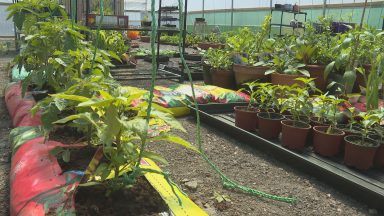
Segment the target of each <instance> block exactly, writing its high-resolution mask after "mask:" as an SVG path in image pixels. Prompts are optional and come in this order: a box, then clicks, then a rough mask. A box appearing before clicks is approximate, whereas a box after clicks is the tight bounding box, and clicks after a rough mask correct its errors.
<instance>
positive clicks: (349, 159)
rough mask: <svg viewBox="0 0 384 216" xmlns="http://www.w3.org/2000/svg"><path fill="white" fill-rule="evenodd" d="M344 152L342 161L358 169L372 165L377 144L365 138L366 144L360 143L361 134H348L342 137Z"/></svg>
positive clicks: (365, 168) (364, 168)
mask: <svg viewBox="0 0 384 216" xmlns="http://www.w3.org/2000/svg"><path fill="white" fill-rule="evenodd" d="M344 140H345V142H346V144H345V153H344V163H345V164H346V165H347V166H351V167H355V168H357V169H359V170H367V169H369V168H371V167H372V165H373V161H374V159H375V154H376V152H377V150H378V148H379V144H378V143H377V142H376V141H374V140H372V139H369V138H367V139H365V144H366V146H363V145H361V144H360V142H361V136H355V135H350V136H346V137H345V138H344Z"/></svg>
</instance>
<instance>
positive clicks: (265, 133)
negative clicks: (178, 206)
mask: <svg viewBox="0 0 384 216" xmlns="http://www.w3.org/2000/svg"><path fill="white" fill-rule="evenodd" d="M257 117H258V118H259V134H260V136H261V137H263V138H264V139H269V140H275V139H277V138H278V137H279V135H280V132H281V121H282V120H284V116H283V115H281V114H279V113H268V112H260V113H258V114H257Z"/></svg>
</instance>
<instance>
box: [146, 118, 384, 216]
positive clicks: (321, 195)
mask: <svg viewBox="0 0 384 216" xmlns="http://www.w3.org/2000/svg"><path fill="white" fill-rule="evenodd" d="M179 121H180V122H181V123H182V124H183V125H184V127H185V128H186V130H187V131H188V133H187V134H179V135H181V136H182V137H184V138H185V139H187V140H189V141H190V142H192V143H194V138H195V135H194V131H195V130H196V126H195V121H194V119H193V118H192V117H186V118H181V119H179ZM202 137H203V143H204V149H205V151H206V153H207V154H208V156H209V157H210V159H211V160H212V161H213V162H214V163H215V164H216V165H218V167H219V168H221V169H222V171H223V172H224V173H225V174H226V175H228V176H229V177H230V178H231V179H233V180H235V181H237V182H239V183H241V184H242V185H244V186H248V187H252V188H254V189H259V190H261V191H264V192H267V193H272V194H275V195H281V196H292V197H295V198H297V199H298V202H297V203H296V204H286V203H281V202H277V201H272V200H266V199H260V198H257V197H252V196H249V195H246V194H243V193H239V192H234V191H229V190H225V189H223V187H222V185H221V182H220V178H219V177H218V175H217V174H216V173H215V172H214V171H213V170H212V169H211V168H210V167H209V166H208V164H207V163H205V162H204V161H203V160H202V159H201V158H200V157H199V156H197V155H196V154H194V153H191V152H190V151H188V150H186V149H182V148H178V147H175V146H174V145H170V144H150V146H149V148H150V149H151V150H153V151H155V152H157V153H160V154H161V155H163V156H164V157H165V158H166V159H167V160H168V161H169V165H167V166H163V169H164V170H165V171H169V172H170V173H171V177H172V179H173V180H174V181H175V182H176V183H177V184H178V185H181V186H182V188H184V190H185V191H186V192H188V194H189V195H190V197H191V198H192V199H193V200H194V201H195V202H196V203H197V204H199V205H200V206H201V207H202V208H205V209H206V210H207V211H208V212H209V213H210V215H228V216H236V215H239V216H240V215H370V214H376V215H377V214H378V213H377V211H376V210H375V209H369V208H368V207H367V206H366V205H364V204H362V203H359V202H357V201H355V200H353V199H351V198H349V197H347V196H345V195H343V194H341V193H339V192H338V191H336V190H335V189H333V188H331V187H330V186H328V185H326V184H323V183H322V182H320V181H318V180H316V179H315V178H312V177H311V176H308V175H306V174H304V173H301V172H299V171H296V170H294V169H292V168H290V166H289V165H287V164H283V163H281V162H279V161H277V160H276V159H274V158H273V157H271V156H270V155H267V154H264V153H262V152H259V151H257V150H255V149H253V148H252V147H250V146H247V145H243V144H242V143H239V142H237V141H236V140H235V139H232V138H231V137H229V136H227V135H226V134H224V133H221V132H220V131H218V130H216V129H214V128H211V127H209V126H207V125H203V127H202ZM196 183H197V187H195V186H196V185H194V184H196ZM215 192H216V193H217V194H220V195H227V196H228V197H229V199H230V200H231V202H227V203H226V204H225V205H223V203H221V204H218V203H217V202H216V201H215V198H214V197H215V196H214V193H215Z"/></svg>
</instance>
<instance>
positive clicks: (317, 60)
mask: <svg viewBox="0 0 384 216" xmlns="http://www.w3.org/2000/svg"><path fill="white" fill-rule="evenodd" d="M325 29H327V28H325ZM333 41H334V39H332V37H331V35H330V31H323V32H322V33H321V34H319V33H317V32H316V29H315V28H314V27H313V25H312V24H308V25H307V26H306V30H305V32H304V34H303V35H302V36H301V37H299V38H297V39H296V41H295V42H294V46H293V47H292V51H293V53H294V55H295V58H296V59H297V60H298V61H299V62H300V63H303V64H305V65H306V66H305V68H304V69H306V70H307V71H308V72H309V74H310V76H311V78H314V79H315V84H316V87H317V88H318V89H320V90H322V91H324V90H325V89H326V86H327V80H326V79H325V78H324V71H325V66H326V65H327V64H328V63H330V62H331V61H332V60H333V59H332V52H331V49H332V44H333V43H332V42H333Z"/></svg>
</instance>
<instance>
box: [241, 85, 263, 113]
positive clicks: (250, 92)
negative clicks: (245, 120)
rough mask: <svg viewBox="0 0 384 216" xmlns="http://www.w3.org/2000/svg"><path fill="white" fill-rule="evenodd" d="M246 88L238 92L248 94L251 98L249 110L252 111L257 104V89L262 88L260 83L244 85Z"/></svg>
mask: <svg viewBox="0 0 384 216" xmlns="http://www.w3.org/2000/svg"><path fill="white" fill-rule="evenodd" d="M243 86H244V88H241V89H239V90H238V92H246V93H247V94H248V95H249V96H250V97H249V103H248V106H247V109H248V110H250V109H252V107H253V106H254V105H255V103H256V98H255V96H256V89H257V88H259V87H260V83H259V82H258V81H253V82H247V83H244V84H243Z"/></svg>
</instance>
